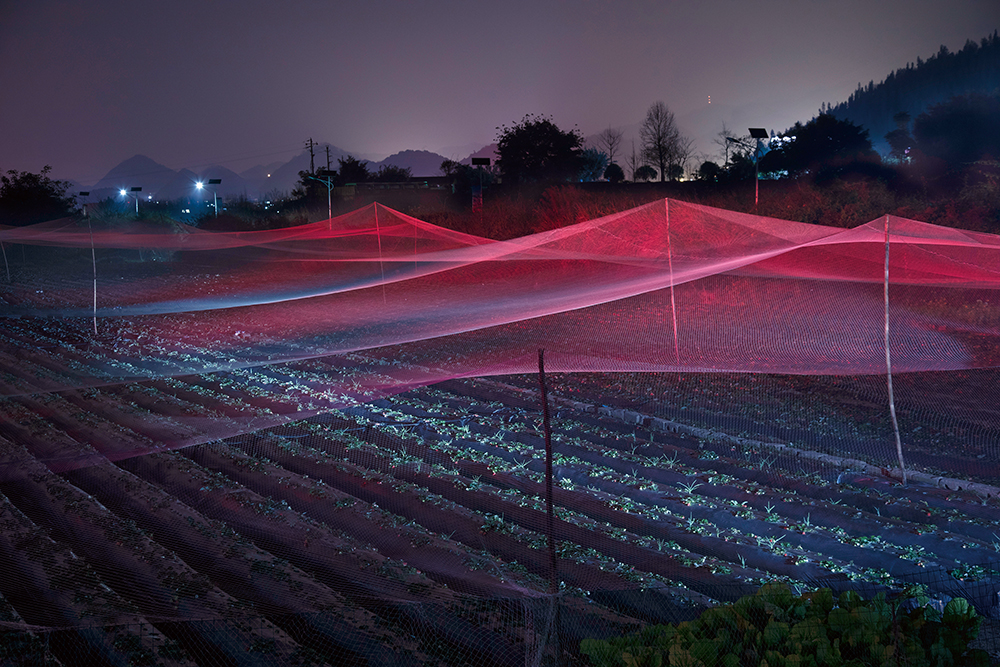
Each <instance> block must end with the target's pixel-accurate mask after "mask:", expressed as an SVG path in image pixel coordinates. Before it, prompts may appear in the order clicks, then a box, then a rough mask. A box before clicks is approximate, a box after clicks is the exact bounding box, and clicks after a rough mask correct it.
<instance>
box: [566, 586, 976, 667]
mask: <svg viewBox="0 0 1000 667" xmlns="http://www.w3.org/2000/svg"><path fill="white" fill-rule="evenodd" d="M981 622H982V619H981V618H979V617H978V616H977V615H976V612H975V610H974V609H973V608H972V607H970V606H969V604H968V603H967V602H966V601H965V600H962V599H957V598H956V599H954V600H951V601H950V602H949V603H948V604H947V605H946V606H945V607H944V610H943V611H940V612H939V611H938V610H937V609H935V608H934V607H932V606H929V605H928V600H927V599H926V598H924V597H920V596H918V595H917V594H915V593H914V592H913V591H908V592H906V593H904V594H903V595H902V596H900V597H897V598H894V599H892V600H887V599H886V597H885V594H884V593H880V594H879V595H877V596H876V597H874V598H872V599H871V600H869V601H865V600H863V599H861V597H860V596H858V594H857V593H854V592H852V591H847V592H845V593H842V594H841V595H840V597H839V598H837V599H836V600H835V599H834V597H833V593H832V592H831V591H830V589H822V590H819V591H817V592H814V593H807V594H805V595H802V596H795V595H793V594H792V592H791V591H790V590H789V589H788V587H787V586H786V585H784V584H780V585H767V586H764V587H763V588H761V590H759V591H758V592H757V593H756V594H754V595H750V596H747V597H744V598H742V599H740V600H739V601H737V602H736V603H734V604H732V605H725V606H720V607H715V608H712V609H709V610H707V611H705V612H704V613H703V614H702V615H701V616H700V617H699V618H698V619H697V620H694V621H689V622H686V623H681V624H680V625H677V626H672V625H665V626H664V625H657V626H650V627H647V628H645V629H643V630H642V631H641V632H639V633H638V634H633V635H629V636H626V637H621V638H614V639H609V640H597V639H585V640H584V641H583V643H582V644H581V646H580V651H581V652H582V653H583V654H584V655H586V656H587V657H588V658H589V660H590V663H591V664H592V665H594V666H595V667H646V666H649V667H667V666H669V665H674V666H680V665H682V666H683V667H713V666H715V665H718V666H719V667H758V666H760V667H763V666H765V665H766V666H767V667H793V666H794V667H840V666H843V667H847V666H851V667H854V666H858V667H860V666H862V665H873V666H875V665H878V666H881V665H896V664H900V665H908V666H909V667H916V666H918V665H926V666H928V667H930V666H934V667H948V666H955V667H962V666H980V665H982V666H985V665H988V664H989V656H988V654H987V653H986V652H985V651H983V650H981V649H969V648H968V644H969V642H970V641H972V640H973V639H975V638H976V635H977V634H978V632H979V625H980V623H981Z"/></svg>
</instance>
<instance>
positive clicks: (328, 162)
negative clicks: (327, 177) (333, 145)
mask: <svg viewBox="0 0 1000 667" xmlns="http://www.w3.org/2000/svg"><path fill="white" fill-rule="evenodd" d="M326 172H327V173H330V144H327V145H326Z"/></svg>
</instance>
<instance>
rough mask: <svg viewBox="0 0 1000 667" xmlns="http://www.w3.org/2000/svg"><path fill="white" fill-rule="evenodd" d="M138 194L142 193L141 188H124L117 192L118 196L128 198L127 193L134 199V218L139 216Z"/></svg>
mask: <svg viewBox="0 0 1000 667" xmlns="http://www.w3.org/2000/svg"><path fill="white" fill-rule="evenodd" d="M140 192H142V188H141V187H136V188H129V189H128V190H126V189H125V188H122V189H121V190H119V191H118V194H120V195H121V196H122V197H128V196H129V193H132V196H133V197H135V214H136V216H138V215H139V193H140Z"/></svg>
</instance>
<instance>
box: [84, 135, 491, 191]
mask: <svg viewBox="0 0 1000 667" xmlns="http://www.w3.org/2000/svg"><path fill="white" fill-rule="evenodd" d="M327 146H329V148H330V166H331V168H333V169H336V168H337V160H338V159H339V158H343V157H346V156H347V155H348V153H347V151H345V150H343V149H340V148H338V147H336V146H333V145H330V144H317V145H316V147H315V148H314V154H315V157H314V164H315V168H316V169H321V168H323V169H325V168H326V166H327V162H326V160H327V153H326V148H327ZM494 146H495V145H492V144H491V145H489V146H484V147H483V148H482V149H480V150H478V151H476V152H475V153H473V154H472V155H470V156H468V157H466V158H465V159H464V160H462V162H465V163H468V162H469V160H470V158H471V157H473V156H475V157H479V156H481V155H483V156H491V155H492V154H493V148H494ZM446 159H448V158H446V157H445V156H443V155H439V154H437V153H432V152H430V151H423V150H405V151H400V152H398V153H394V154H393V155H390V156H389V157H387V158H385V159H384V160H380V161H378V162H372V161H370V160H362V161H363V162H365V163H366V164H367V165H368V170H369V171H370V172H372V173H374V172H376V171H378V169H379V168H380V167H382V166H383V165H391V166H395V167H400V168H403V169H409V170H410V173H411V174H412V176H413V178H426V177H430V176H440V175H441V169H440V168H441V163H442V162H443V161H445V160H446ZM308 170H309V151H308V150H304V151H302V152H301V153H299V154H298V155H296V156H295V157H293V158H292V159H291V160H289V161H287V162H272V163H269V164H263V165H257V166H255V167H251V168H250V169H246V170H244V171H242V172H239V173H237V172H235V171H233V170H231V169H227V168H226V167H222V166H210V167H205V168H202V169H199V170H198V171H197V172H195V171H193V170H191V169H187V168H181V169H171V168H170V167H167V166H166V165H163V164H160V163H159V162H157V161H156V160H154V159H153V158H150V157H147V156H145V155H135V156H133V157H130V158H129V159H127V160H125V161H123V162H121V163H119V164H118V165H116V166H115V167H114V168H112V169H111V170H110V171H109V172H108V173H107V174H106V175H105V176H104V177H103V178H102V179H101V180H99V181H98V182H97V183H95V184H93V185H91V186H87V185H86V184H80V185H78V186H76V187H73V188H71V190H72V191H81V190H82V191H89V192H90V195H88V196H87V197H86V198H85V199H86V201H100V200H102V199H105V198H107V197H114V196H117V195H118V192H119V191H120V190H121V189H123V188H124V189H126V190H128V189H130V188H134V187H141V188H142V191H141V193H142V194H141V195H140V196H141V198H142V199H149V198H151V199H153V200H157V201H164V200H184V199H191V200H197V199H204V198H209V199H211V198H212V196H213V192H212V191H211V190H210V189H206V190H204V191H202V192H201V193H199V192H198V191H197V190H196V189H195V183H196V182H198V181H204V180H207V179H210V178H218V179H222V183H221V184H219V185H218V186H213V187H216V188H217V189H216V190H215V193H216V194H218V196H219V197H220V198H223V199H226V198H231V197H241V196H245V197H247V198H249V199H261V198H263V199H269V198H277V197H279V196H284V195H287V194H288V193H290V192H291V191H292V189H293V188H294V187H295V186H296V184H297V183H298V180H299V172H300V171H308Z"/></svg>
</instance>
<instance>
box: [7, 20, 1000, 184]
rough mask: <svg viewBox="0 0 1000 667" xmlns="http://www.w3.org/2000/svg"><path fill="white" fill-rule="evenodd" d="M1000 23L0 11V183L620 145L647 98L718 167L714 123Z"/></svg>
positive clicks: (893, 64)
mask: <svg viewBox="0 0 1000 667" xmlns="http://www.w3.org/2000/svg"><path fill="white" fill-rule="evenodd" d="M998 27H1000V3H998V2H997V0H874V1H873V0H831V1H829V2H826V1H820V0H795V1H793V0H763V1H754V2H751V1H748V0H702V1H685V2H672V1H665V0H659V1H650V2H629V1H627V0H626V1H617V2H597V1H585V0H581V1H577V2H555V1H549V0H530V1H524V2H522V1H509V0H504V1H496V2H491V3H485V2H477V1H473V0H461V1H455V2H446V1H433V2H415V1H404V0H365V1H357V0H356V1H354V2H335V1H328V2H322V1H318V0H314V1H313V0H311V1H305V0H289V1H288V2H274V1H273V0H240V1H239V2H230V1H228V0H221V1H211V0H198V1H197V2H194V1H189V0H168V1H166V2H164V1H158V2H150V1H147V0H129V1H127V2H126V1H125V0H95V1H93V2H80V1H79V0H77V1H72V2H57V1H54V0H0V127H2V135H0V137H2V138H0V169H2V170H7V169H19V170H30V171H37V170H39V169H41V168H42V166H43V165H45V164H51V165H52V167H53V175H54V176H55V177H57V178H66V179H74V180H78V181H80V182H82V183H84V184H90V183H94V182H96V181H97V180H98V179H100V178H101V177H102V176H103V175H104V174H105V173H106V172H107V171H108V170H109V169H110V168H112V167H113V166H115V165H116V164H117V163H119V162H120V161H122V160H124V159H126V158H129V157H131V156H132V155H135V154H137V153H141V154H144V155H147V156H149V157H151V158H153V159H154V160H156V161H158V162H161V163H163V164H165V165H167V166H169V167H171V168H175V169H176V168H181V167H188V168H192V169H197V168H199V167H203V166H207V165H209V164H221V165H224V166H227V167H229V168H230V169H233V170H234V171H240V170H243V169H246V168H248V167H251V166H254V165H256V164H266V163H269V162H275V161H282V162H283V161H287V160H288V159H290V158H291V157H292V156H294V155H295V154H297V153H299V152H301V150H302V145H303V142H304V141H305V140H306V139H307V138H309V137H312V138H313V139H315V140H316V141H319V142H329V143H331V144H334V145H335V146H338V147H340V148H343V149H345V150H348V151H351V152H353V153H354V154H356V155H359V156H361V157H366V158H369V159H375V160H377V159H382V158H384V157H386V156H387V155H389V154H391V153H394V152H397V151H401V150H405V149H417V150H419V149H424V150H429V151H434V152H437V153H441V154H442V155H444V156H446V157H450V158H454V159H460V158H464V157H465V156H467V155H468V154H469V153H470V152H472V151H474V150H476V149H478V148H481V147H482V146H483V145H485V144H488V143H490V142H492V141H494V140H495V138H496V129H495V128H496V127H497V126H498V125H503V124H508V125H509V124H511V123H513V122H515V121H517V120H520V119H521V118H522V117H523V116H524V115H525V114H526V113H539V114H544V115H550V116H551V117H552V118H553V120H554V121H555V122H556V123H557V124H558V125H559V126H560V127H563V128H564V129H569V128H572V127H573V126H577V127H578V129H579V130H580V131H582V132H583V133H584V134H585V135H591V134H596V133H597V132H599V131H600V130H602V129H604V128H606V127H608V126H613V127H618V128H621V129H624V130H625V131H626V133H627V134H626V136H627V140H626V148H628V139H629V138H631V136H632V135H633V134H635V128H636V126H637V124H638V123H639V122H640V121H641V120H642V117H643V116H644V114H645V112H646V109H647V108H648V107H649V105H650V104H651V103H652V102H655V101H656V100H663V101H664V102H665V103H666V104H667V106H668V107H669V108H670V109H671V110H673V111H674V112H675V113H676V116H677V120H678V124H679V125H680V128H681V130H682V131H684V132H685V133H686V134H688V135H689V136H691V137H692V138H694V139H695V140H696V146H697V150H698V152H699V153H704V154H706V156H707V157H712V158H715V157H716V155H715V154H716V152H717V148H716V147H715V146H714V145H713V144H712V138H713V137H714V135H715V134H716V133H717V132H718V131H719V130H720V129H721V127H722V123H723V122H724V123H725V124H726V125H727V126H728V127H729V128H731V129H734V130H737V131H741V132H742V131H745V129H746V128H747V127H748V126H762V127H766V128H768V129H774V130H777V131H781V130H784V129H786V128H787V127H788V126H790V125H791V124H793V123H794V122H795V121H797V120H801V121H806V120H808V119H809V118H811V117H812V116H814V115H815V114H816V113H817V110H818V109H819V106H820V105H821V104H822V103H824V102H831V103H837V102H840V101H843V100H845V99H846V98H847V97H848V96H849V95H850V94H851V93H852V92H853V91H854V89H855V88H856V87H857V85H858V83H859V82H861V83H865V84H867V83H868V81H869V80H874V81H875V82H878V81H880V80H882V79H883V78H884V77H885V76H886V75H887V74H889V73H890V72H891V71H892V70H894V69H896V68H898V67H904V66H905V65H906V64H907V62H915V61H916V59H917V57H918V56H920V57H922V58H924V59H926V58H927V57H928V56H930V55H932V54H933V53H935V52H936V51H937V50H938V48H939V47H940V45H942V44H944V45H945V46H947V47H948V48H949V49H951V50H957V49H960V48H961V47H962V45H963V44H964V43H965V41H966V39H973V40H976V41H978V40H980V39H981V38H982V37H985V36H986V35H988V34H990V33H992V32H993V30H994V29H996V28H998ZM710 96H711V104H709V97H710Z"/></svg>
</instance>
